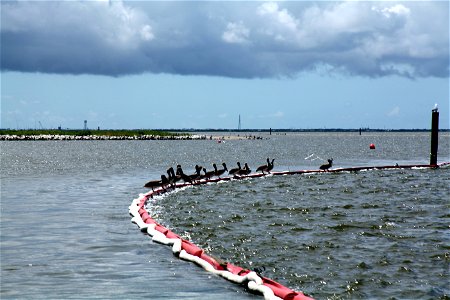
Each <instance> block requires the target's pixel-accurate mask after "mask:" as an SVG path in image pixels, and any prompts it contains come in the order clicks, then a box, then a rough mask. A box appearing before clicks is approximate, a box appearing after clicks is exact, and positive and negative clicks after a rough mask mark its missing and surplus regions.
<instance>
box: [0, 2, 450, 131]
mask: <svg viewBox="0 0 450 300" xmlns="http://www.w3.org/2000/svg"><path fill="white" fill-rule="evenodd" d="M0 5H1V30H0V37H1V107H0V109H1V119H0V123H1V128H13V129H28V128H32V129H35V128H36V129H39V128H57V127H59V126H61V127H62V128H70V129H79V128H83V127H84V120H87V125H88V127H89V128H95V129H96V128H98V127H100V128H101V129H137V128H148V129H152V128H159V129H160V128H164V129H171V128H172V129H173V128H179V129H188V128H195V129H236V128H237V127H238V120H239V115H240V117H241V128H243V129H268V128H274V129H282V128H286V129H315V128H319V129H321V128H324V129H325V128H327V129H330V128H348V129H350V128H360V127H363V128H367V127H368V128H373V129H375V128H377V129H428V128H430V126H431V110H432V109H433V107H434V105H435V104H438V107H439V111H440V128H446V129H448V128H449V127H450V126H449V102H450V100H449V99H450V97H449V2H448V1H405V2H403V1H334V2H328V1H316V2H311V1H276V2H270V1H245V2H240V1H2V2H1V4H0Z"/></svg>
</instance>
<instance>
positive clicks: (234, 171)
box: [228, 162, 242, 175]
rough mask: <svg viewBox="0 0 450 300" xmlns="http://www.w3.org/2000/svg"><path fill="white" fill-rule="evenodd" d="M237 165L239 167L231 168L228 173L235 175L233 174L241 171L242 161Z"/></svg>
mask: <svg viewBox="0 0 450 300" xmlns="http://www.w3.org/2000/svg"><path fill="white" fill-rule="evenodd" d="M237 165H238V168H234V169H231V170H229V171H228V174H230V175H233V174H236V173H237V172H239V170H242V169H241V163H240V162H237Z"/></svg>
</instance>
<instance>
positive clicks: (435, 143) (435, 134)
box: [430, 108, 439, 166]
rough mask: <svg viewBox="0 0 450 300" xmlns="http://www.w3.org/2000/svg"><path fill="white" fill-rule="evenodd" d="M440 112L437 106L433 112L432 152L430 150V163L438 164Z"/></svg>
mask: <svg viewBox="0 0 450 300" xmlns="http://www.w3.org/2000/svg"><path fill="white" fill-rule="evenodd" d="M438 140H439V112H438V109H437V108H435V109H433V110H432V113H431V152H430V165H432V166H434V165H437V153H438V143H439V141H438Z"/></svg>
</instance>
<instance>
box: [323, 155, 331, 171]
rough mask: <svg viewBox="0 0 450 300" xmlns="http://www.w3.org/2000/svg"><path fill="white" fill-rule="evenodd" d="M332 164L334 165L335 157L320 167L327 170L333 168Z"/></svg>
mask: <svg viewBox="0 0 450 300" xmlns="http://www.w3.org/2000/svg"><path fill="white" fill-rule="evenodd" d="M332 165H333V159H332V158H331V159H329V160H328V163H327V164H323V165H321V166H320V169H321V170H324V171H326V170H328V169H329V168H331V166H332Z"/></svg>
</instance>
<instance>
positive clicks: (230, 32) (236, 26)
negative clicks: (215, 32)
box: [222, 22, 250, 44]
mask: <svg viewBox="0 0 450 300" xmlns="http://www.w3.org/2000/svg"><path fill="white" fill-rule="evenodd" d="M249 35H250V30H249V29H248V28H247V27H245V26H244V24H242V22H239V23H233V22H230V23H228V24H227V30H226V31H225V32H224V33H223V34H222V39H223V40H224V41H225V42H227V43H231V44H242V43H245V42H247V41H248V40H247V39H248V37H249Z"/></svg>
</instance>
